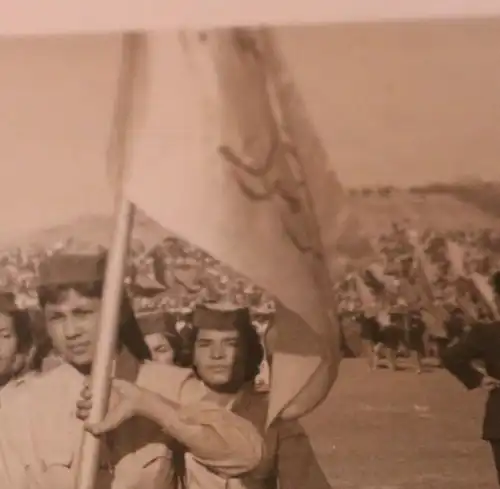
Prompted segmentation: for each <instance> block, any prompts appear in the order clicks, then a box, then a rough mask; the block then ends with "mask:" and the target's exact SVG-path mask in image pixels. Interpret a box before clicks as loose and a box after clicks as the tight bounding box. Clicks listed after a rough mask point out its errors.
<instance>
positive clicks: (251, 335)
mask: <svg viewBox="0 0 500 489" xmlns="http://www.w3.org/2000/svg"><path fill="white" fill-rule="evenodd" d="M242 318H244V319H242V320H239V321H237V322H235V324H234V329H235V330H236V331H237V332H238V333H239V337H240V340H241V344H242V345H243V346H244V348H245V356H244V358H245V360H246V363H245V371H244V375H243V380H244V382H253V381H254V380H255V378H256V377H257V375H258V374H259V372H260V365H261V363H262V360H263V359H264V348H263V346H262V343H261V340H260V337H259V335H258V333H257V331H256V330H255V328H254V327H253V325H252V321H251V318H250V314H248V315H246V316H243V317H242ZM199 331H200V329H199V328H197V327H196V326H193V328H192V334H191V335H189V337H188V341H189V344H188V345H187V347H186V350H185V357H184V361H185V362H186V364H189V365H190V366H191V367H192V368H194V366H193V357H194V348H195V344H196V340H197V338H198V332H199Z"/></svg>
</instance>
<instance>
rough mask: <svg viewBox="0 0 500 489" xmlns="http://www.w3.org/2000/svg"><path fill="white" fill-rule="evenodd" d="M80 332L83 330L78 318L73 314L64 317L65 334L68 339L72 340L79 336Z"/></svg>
mask: <svg viewBox="0 0 500 489" xmlns="http://www.w3.org/2000/svg"><path fill="white" fill-rule="evenodd" d="M80 334H81V330H80V327H79V326H78V321H77V319H76V318H75V317H74V316H72V315H68V316H66V318H65V319H64V336H65V337H66V339H68V340H71V339H74V338H77V337H78V336H80Z"/></svg>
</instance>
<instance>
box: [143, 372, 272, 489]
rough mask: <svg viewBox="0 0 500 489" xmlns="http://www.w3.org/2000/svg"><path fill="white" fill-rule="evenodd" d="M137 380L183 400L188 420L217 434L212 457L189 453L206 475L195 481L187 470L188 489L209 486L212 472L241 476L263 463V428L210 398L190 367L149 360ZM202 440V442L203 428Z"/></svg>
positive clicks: (169, 397) (219, 475) (193, 463)
mask: <svg viewBox="0 0 500 489" xmlns="http://www.w3.org/2000/svg"><path fill="white" fill-rule="evenodd" d="M138 382H139V383H140V384H141V385H142V386H144V387H146V388H147V389H149V390H151V391H153V392H156V393H157V394H160V395H161V396H162V397H164V398H165V399H167V400H169V401H172V402H175V403H178V404H180V405H181V406H182V416H183V418H184V420H185V421H186V422H188V423H191V424H195V423H198V424H200V425H203V426H205V427H206V426H210V427H212V429H213V430H214V431H215V432H216V433H217V435H218V442H219V443H218V444H217V446H215V445H212V446H208V448H209V449H211V454H210V456H209V457H207V455H206V450H203V454H198V453H196V452H194V451H193V450H191V452H190V453H189V454H186V461H188V460H189V464H190V466H191V467H195V468H196V469H197V468H202V472H203V473H204V475H206V477H203V480H200V481H197V480H196V481H195V480H193V479H192V478H191V480H190V478H189V474H188V481H189V484H188V488H189V489H207V488H208V487H209V486H207V485H206V479H207V478H209V477H210V476H213V477H215V478H216V479H217V480H225V479H227V478H230V477H238V476H240V475H241V474H244V473H247V472H249V471H251V470H253V469H255V467H257V466H258V465H259V464H260V463H261V460H262V457H263V453H264V443H263V437H262V435H261V433H260V430H259V429H258V428H256V427H255V425H254V423H253V422H252V421H251V420H247V419H246V418H244V417H241V416H239V415H238V414H235V413H233V412H231V411H230V410H229V409H224V408H221V407H219V406H216V405H214V404H213V403H211V402H209V401H208V400H207V395H208V394H209V390H208V389H207V388H206V387H205V385H204V384H203V382H201V381H200V380H199V379H198V378H197V377H196V376H195V375H194V374H193V372H192V370H191V369H186V368H180V367H176V366H173V365H161V364H156V363H148V364H146V365H144V367H143V369H142V370H141V372H140V374H139V379H138ZM199 442H200V443H201V444H203V434H202V433H201V432H200V440H199ZM188 472H189V469H188Z"/></svg>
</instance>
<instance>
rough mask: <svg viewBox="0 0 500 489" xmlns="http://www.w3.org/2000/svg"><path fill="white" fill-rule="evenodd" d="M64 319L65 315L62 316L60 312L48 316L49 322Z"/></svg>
mask: <svg viewBox="0 0 500 489" xmlns="http://www.w3.org/2000/svg"><path fill="white" fill-rule="evenodd" d="M63 318H64V315H63V314H60V313H58V312H54V313H52V314H49V315H48V316H47V320H48V321H60V320H61V319H63Z"/></svg>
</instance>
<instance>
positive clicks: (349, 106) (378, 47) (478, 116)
mask: <svg viewBox="0 0 500 489" xmlns="http://www.w3.org/2000/svg"><path fill="white" fill-rule="evenodd" d="M279 36H280V42H281V43H282V46H283V49H284V52H285V54H286V57H287V60H288V61H289V63H290V66H291V68H292V72H293V74H294V76H295V77H296V79H297V81H298V85H299V88H300V89H301V90H302V91H303V93H304V98H305V99H306V102H307V104H308V106H309V108H310V111H311V115H312V118H313V121H314V123H315V125H316V127H317V129H318V131H319V133H320V135H321V136H322V138H323V140H324V141H325V144H326V147H327V149H328V151H329V153H330V156H331V160H332V164H333V165H334V167H335V168H336V170H337V171H338V173H339V176H340V178H341V180H342V181H344V182H345V183H346V184H347V185H363V184H386V183H387V184H395V185H410V184H418V183H423V182H427V181H432V180H453V179H456V178H460V177H462V176H464V175H471V174H473V175H477V176H480V177H482V178H486V179H498V180H500V165H499V164H498V162H499V161H500V138H499V137H498V124H499V122H500V96H499V95H498V90H499V87H500V50H499V49H498V46H500V21H496V22H490V23H479V22H478V23H475V24H470V25H465V26H464V25H455V26H453V27H450V26H446V25H441V24H428V25H422V24H421V25H417V26H412V25H404V24H400V25H393V26H387V25H372V26H349V27H339V26H335V27H322V28H318V27H308V28H294V29H292V28H287V29H285V30H283V31H282V32H281V33H280V35H279ZM118 52H119V51H118V43H117V39H116V38H115V37H114V36H107V37H106V36H102V37H95V38H91V37H89V38H83V37H80V38H73V39H72V40H69V39H65V38H62V37H61V38H54V39H52V40H47V39H46V40H40V39H39V40H29V41H28V40H25V41H22V40H15V41H14V40H12V41H6V40H4V39H2V40H0V60H1V62H2V63H5V66H6V67H7V68H5V69H1V70H0V138H1V144H0V162H1V164H0V181H1V184H2V192H1V196H0V223H1V225H2V229H3V236H2V237H0V241H3V240H4V239H6V238H7V237H9V236H10V235H12V234H16V233H20V232H26V231H28V230H32V229H33V228H34V227H39V226H45V225H56V224H59V223H61V222H64V221H66V220H70V219H72V218H74V217H75V216H77V215H80V214H82V213H86V212H88V213H96V212H98V213H101V212H109V211H110V208H111V207H110V206H111V199H110V196H109V195H108V194H107V193H106V190H107V187H106V182H105V171H104V161H105V158H104V156H105V148H106V143H107V136H108V130H109V124H110V117H111V112H112V106H113V102H114V94H115V92H114V90H115V87H116V75H117V72H118ZM48 168H50V174H51V175H52V176H48V175H47V169H48ZM77 169H78V170H77ZM53 175H58V179H57V181H55V179H54V177H53ZM70 183H71V184H70ZM186 192H189V188H188V187H186Z"/></svg>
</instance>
